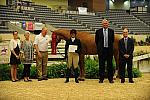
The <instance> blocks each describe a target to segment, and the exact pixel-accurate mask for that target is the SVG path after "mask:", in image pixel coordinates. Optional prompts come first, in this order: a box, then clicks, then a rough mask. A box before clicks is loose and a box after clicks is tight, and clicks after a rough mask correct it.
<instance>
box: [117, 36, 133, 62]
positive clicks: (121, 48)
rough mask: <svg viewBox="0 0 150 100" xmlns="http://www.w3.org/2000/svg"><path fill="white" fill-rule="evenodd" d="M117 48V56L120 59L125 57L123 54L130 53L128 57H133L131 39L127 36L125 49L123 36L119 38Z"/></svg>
mask: <svg viewBox="0 0 150 100" xmlns="http://www.w3.org/2000/svg"><path fill="white" fill-rule="evenodd" d="M118 49H119V58H120V59H125V57H124V54H128V55H130V56H129V59H133V51H134V42H133V39H131V38H129V37H128V41H127V50H126V48H125V43H124V38H122V39H120V40H119V44H118Z"/></svg>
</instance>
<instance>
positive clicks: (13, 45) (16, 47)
mask: <svg viewBox="0 0 150 100" xmlns="http://www.w3.org/2000/svg"><path fill="white" fill-rule="evenodd" d="M10 50H11V55H10V64H11V80H12V82H16V81H18V78H17V66H18V64H20V59H19V53H20V40H19V39H18V32H17V31H14V32H13V39H11V40H10Z"/></svg>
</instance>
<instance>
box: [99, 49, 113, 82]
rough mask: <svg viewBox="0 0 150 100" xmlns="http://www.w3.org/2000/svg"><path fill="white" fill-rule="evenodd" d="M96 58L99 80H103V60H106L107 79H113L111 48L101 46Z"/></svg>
mask: <svg viewBox="0 0 150 100" xmlns="http://www.w3.org/2000/svg"><path fill="white" fill-rule="evenodd" d="M98 58H99V76H100V80H101V81H103V80H104V75H105V62H107V74H108V80H109V81H112V80H113V75H114V69H113V64H112V59H113V50H111V49H109V48H103V50H102V52H99V53H98Z"/></svg>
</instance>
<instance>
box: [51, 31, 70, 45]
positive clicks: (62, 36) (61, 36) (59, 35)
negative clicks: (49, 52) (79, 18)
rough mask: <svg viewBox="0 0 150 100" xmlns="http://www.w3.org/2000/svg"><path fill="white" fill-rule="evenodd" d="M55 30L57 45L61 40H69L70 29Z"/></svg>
mask: <svg viewBox="0 0 150 100" xmlns="http://www.w3.org/2000/svg"><path fill="white" fill-rule="evenodd" d="M53 32H54V33H55V39H56V46H57V45H58V43H59V42H60V41H61V40H67V39H69V38H70V33H69V32H70V31H66V30H62V29H59V30H56V31H53Z"/></svg>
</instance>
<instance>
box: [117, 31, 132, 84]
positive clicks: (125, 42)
mask: <svg viewBox="0 0 150 100" xmlns="http://www.w3.org/2000/svg"><path fill="white" fill-rule="evenodd" d="M118 45H119V46H118V47H119V62H120V65H119V67H120V68H119V69H120V70H119V73H120V78H121V83H124V82H125V66H126V64H127V71H128V77H129V83H134V81H133V79H132V78H133V76H132V60H133V51H134V42H133V40H132V39H131V38H129V37H128V29H127V28H125V29H124V30H123V38H122V39H121V40H119V44H118Z"/></svg>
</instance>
